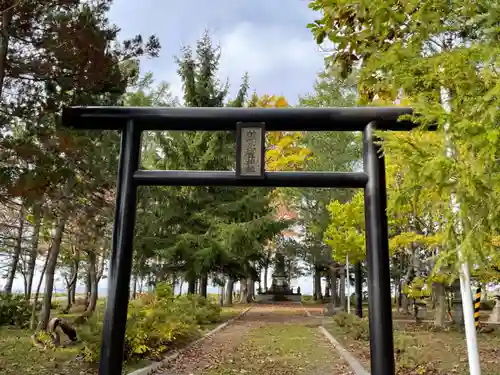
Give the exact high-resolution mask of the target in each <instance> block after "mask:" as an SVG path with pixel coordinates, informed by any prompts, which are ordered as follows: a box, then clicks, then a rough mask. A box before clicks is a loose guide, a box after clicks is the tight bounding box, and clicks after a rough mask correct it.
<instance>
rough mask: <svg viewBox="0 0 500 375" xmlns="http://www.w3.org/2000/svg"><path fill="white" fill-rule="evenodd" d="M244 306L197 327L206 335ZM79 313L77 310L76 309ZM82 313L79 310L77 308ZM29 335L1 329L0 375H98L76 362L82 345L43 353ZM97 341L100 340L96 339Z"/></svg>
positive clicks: (83, 331) (100, 306) (132, 366)
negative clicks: (215, 320)
mask: <svg viewBox="0 0 500 375" xmlns="http://www.w3.org/2000/svg"><path fill="white" fill-rule="evenodd" d="M104 307H105V299H100V300H98V302H97V307H96V311H95V313H94V314H95V317H94V319H95V318H97V319H101V318H102V316H103V314H104ZM246 307H247V306H245V305H235V306H232V307H223V308H222V311H221V317H220V321H219V322H217V323H213V324H208V325H205V326H202V327H200V330H201V332H202V333H205V332H207V331H209V330H211V329H213V328H215V327H216V326H217V325H219V324H221V323H222V322H225V321H227V320H229V319H231V318H233V317H235V316H237V315H238V314H240V313H241V312H242V311H243V309H244V308H246ZM77 310H78V309H77ZM80 310H82V309H80ZM82 312H83V311H77V312H74V311H73V312H71V313H70V314H59V313H58V312H57V311H56V310H54V311H52V313H51V315H52V316H58V317H61V318H63V319H66V320H68V321H69V322H72V321H73V320H74V319H75V318H76V317H78V316H80V315H81V313H82ZM76 329H77V332H78V333H79V335H80V336H83V335H86V336H87V337H88V335H89V331H90V330H89V327H88V326H87V325H86V324H83V325H80V326H78V327H76ZM31 334H32V332H31V331H29V330H22V329H18V328H14V327H0V374H2V375H75V374H78V375H87V374H92V375H94V374H97V369H96V366H95V365H94V366H91V365H89V364H88V363H85V362H83V361H82V360H79V359H77V358H78V354H79V353H81V352H82V349H83V344H82V343H78V344H76V345H74V346H71V347H66V348H59V349H51V348H47V349H45V350H42V349H41V348H38V347H35V346H34V345H33V343H32V341H31V338H30V336H31ZM95 339H96V340H100V337H95ZM150 363H151V361H148V360H138V361H134V362H129V363H126V364H125V366H124V367H125V370H126V372H130V371H133V370H136V369H138V368H142V367H145V366H147V365H148V364H150Z"/></svg>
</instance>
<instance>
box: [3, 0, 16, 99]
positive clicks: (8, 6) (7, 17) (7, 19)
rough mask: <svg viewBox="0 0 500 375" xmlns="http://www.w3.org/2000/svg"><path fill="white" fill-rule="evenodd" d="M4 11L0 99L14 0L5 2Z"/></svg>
mask: <svg viewBox="0 0 500 375" xmlns="http://www.w3.org/2000/svg"><path fill="white" fill-rule="evenodd" d="M4 9H5V10H4V11H2V15H1V17H2V26H1V27H2V28H1V37H0V99H1V98H2V94H3V87H4V81H5V71H6V69H7V54H8V52H9V28H10V23H11V21H12V15H13V14H14V4H13V0H11V1H7V2H5V3H4Z"/></svg>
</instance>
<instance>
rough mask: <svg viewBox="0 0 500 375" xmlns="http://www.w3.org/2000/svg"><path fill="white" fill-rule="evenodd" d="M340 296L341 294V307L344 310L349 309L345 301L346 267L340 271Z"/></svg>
mask: <svg viewBox="0 0 500 375" xmlns="http://www.w3.org/2000/svg"><path fill="white" fill-rule="evenodd" d="M339 294H340V306H341V307H342V310H344V311H345V310H346V309H347V303H346V299H345V267H342V269H341V270H340V283H339Z"/></svg>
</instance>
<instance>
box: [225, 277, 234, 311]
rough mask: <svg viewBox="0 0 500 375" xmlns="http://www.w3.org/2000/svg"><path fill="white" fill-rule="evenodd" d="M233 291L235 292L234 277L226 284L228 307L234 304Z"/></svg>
mask: <svg viewBox="0 0 500 375" xmlns="http://www.w3.org/2000/svg"><path fill="white" fill-rule="evenodd" d="M233 291H234V279H233V278H232V277H228V279H227V283H226V290H225V292H226V293H225V297H224V305H226V306H227V305H232V304H233Z"/></svg>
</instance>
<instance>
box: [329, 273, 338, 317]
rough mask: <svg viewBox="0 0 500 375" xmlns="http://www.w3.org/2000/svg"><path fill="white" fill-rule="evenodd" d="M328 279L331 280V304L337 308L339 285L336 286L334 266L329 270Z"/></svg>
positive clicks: (336, 275)
mask: <svg viewBox="0 0 500 375" xmlns="http://www.w3.org/2000/svg"><path fill="white" fill-rule="evenodd" d="M330 277H331V279H332V289H331V291H330V292H331V294H332V302H333V303H334V306H335V307H339V305H340V300H339V285H338V278H339V274H338V272H337V270H336V269H335V267H334V266H333V267H331V268H330Z"/></svg>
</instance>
